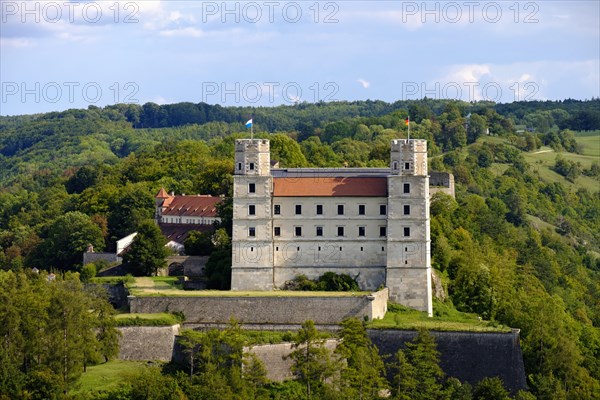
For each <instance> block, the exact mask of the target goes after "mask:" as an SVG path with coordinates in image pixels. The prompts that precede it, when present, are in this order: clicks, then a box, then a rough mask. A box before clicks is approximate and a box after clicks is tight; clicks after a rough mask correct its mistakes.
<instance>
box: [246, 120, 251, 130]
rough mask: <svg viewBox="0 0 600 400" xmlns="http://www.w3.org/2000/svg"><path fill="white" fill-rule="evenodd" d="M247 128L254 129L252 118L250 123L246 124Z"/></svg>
mask: <svg viewBox="0 0 600 400" xmlns="http://www.w3.org/2000/svg"><path fill="white" fill-rule="evenodd" d="M246 128H252V118H250V119H249V120H248V122H246Z"/></svg>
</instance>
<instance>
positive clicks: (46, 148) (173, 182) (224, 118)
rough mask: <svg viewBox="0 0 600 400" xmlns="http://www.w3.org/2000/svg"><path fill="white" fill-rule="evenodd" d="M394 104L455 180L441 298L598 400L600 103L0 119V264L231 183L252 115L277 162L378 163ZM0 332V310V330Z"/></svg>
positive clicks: (173, 110)
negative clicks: (166, 195) (163, 193)
mask: <svg viewBox="0 0 600 400" xmlns="http://www.w3.org/2000/svg"><path fill="white" fill-rule="evenodd" d="M408 116H410V121H411V122H410V135H411V137H412V138H423V139H427V140H428V147H429V149H428V151H429V160H430V170H436V171H448V172H451V173H453V174H454V176H455V180H456V199H453V198H451V197H449V196H444V195H437V196H436V197H435V198H434V199H433V200H432V203H431V214H432V215H431V216H432V218H431V237H432V264H433V267H434V268H435V269H436V270H437V271H438V272H439V274H440V275H441V276H442V278H443V281H444V282H445V285H446V289H447V291H448V293H449V297H448V299H447V300H446V303H447V305H448V306H449V307H452V308H456V309H457V310H459V311H465V312H473V313H477V314H478V315H480V316H481V317H482V318H484V319H488V320H495V321H498V322H499V323H502V324H505V325H509V326H511V327H514V328H519V329H520V330H521V340H522V342H521V344H522V348H523V354H524V361H525V367H526V371H527V374H528V384H529V386H530V388H531V390H532V393H533V394H534V395H535V396H536V397H537V398H539V399H595V398H600V361H599V360H600V328H599V327H600V190H599V189H600V164H599V160H598V158H599V157H598V154H599V153H598V152H599V151H600V144H599V142H600V100H599V99H593V100H589V101H578V100H564V101H546V102H516V103H510V104H494V103H488V102H475V103H465V102H459V101H446V100H431V99H423V100H419V101H416V100H415V101H399V102H396V103H391V104H390V103H385V102H381V101H357V102H335V103H317V104H306V103H301V104H297V105H294V106H280V107H273V108H249V107H221V106H218V105H215V106H213V105H207V104H203V103H200V104H193V103H179V104H171V105H157V104H153V103H148V104H145V105H143V106H139V105H133V104H117V105H112V106H107V107H104V108H98V107H94V106H90V107H89V108H88V109H86V110H68V111H64V112H53V113H46V114H39V115H23V116H11V117H0V268H1V269H3V270H6V271H12V272H13V273H15V274H19V273H21V272H22V271H24V270H30V269H31V268H33V267H36V268H38V269H40V270H48V271H54V272H55V273H61V272H62V271H73V272H80V273H81V272H83V271H84V269H83V267H84V266H83V265H81V253H82V252H83V251H85V249H86V248H87V245H88V244H89V243H91V244H93V245H94V248H95V249H98V250H101V249H112V248H114V246H115V241H116V240H117V239H118V238H121V237H123V236H125V235H127V234H129V233H131V232H134V231H137V230H140V229H148V230H151V228H148V226H149V224H148V221H149V220H151V219H152V218H153V216H154V195H155V194H156V193H157V192H158V190H159V189H160V188H161V187H164V188H165V189H167V190H168V191H174V192H176V193H178V194H180V193H187V194H190V193H201V194H212V195H224V196H230V195H231V184H232V177H231V173H232V171H233V153H234V140H235V139H236V138H241V137H248V135H249V134H248V132H247V130H246V129H245V128H244V126H243V123H244V122H245V121H246V120H247V119H249V118H251V117H252V118H253V120H254V124H255V128H254V129H255V137H264V138H269V139H270V141H271V154H272V159H275V160H278V161H279V162H280V165H281V166H282V167H306V166H314V167H344V166H348V167H385V166H387V165H388V163H389V152H390V140H391V139H395V138H405V137H406V136H407V127H406V125H405V122H404V120H405V119H406V118H407V117H408ZM221 212H222V215H223V216H224V217H227V212H228V211H227V209H226V208H225V209H223V210H221ZM225 219H227V218H225ZM221 233H222V231H221ZM224 242H226V240H225V241H224ZM220 250H221V251H225V252H226V250H222V249H220ZM215 268H216V269H217V270H219V273H220V274H221V275H222V274H223V273H225V274H226V271H227V270H226V268H227V266H226V265H216V266H215ZM7 279H8V278H7ZM6 307H8V305H7V303H6V302H2V303H1V304H0V315H2V317H3V318H8V317H7V316H9V315H10V314H9V313H8V311H7V309H6ZM9 329H12V328H11V325H10V324H8V323H2V324H0V337H4V338H6V337H7V335H9V333H10V332H12V331H9ZM15 362H16V364H15V368H17V369H18V368H23V366H22V365H19V363H18V360H17V361H15ZM7 371H10V370H7V369H6V368H0V382H3V379H5V378H7V375H6V374H7V373H8V372H7ZM3 374H4V375H3Z"/></svg>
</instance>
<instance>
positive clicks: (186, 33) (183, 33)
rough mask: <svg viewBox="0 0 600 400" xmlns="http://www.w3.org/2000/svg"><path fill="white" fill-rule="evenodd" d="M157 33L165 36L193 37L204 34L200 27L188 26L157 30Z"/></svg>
mask: <svg viewBox="0 0 600 400" xmlns="http://www.w3.org/2000/svg"><path fill="white" fill-rule="evenodd" d="M159 35H161V36H166V37H193V38H200V37H204V36H206V33H205V32H204V31H202V30H201V29H198V28H194V27H192V26H189V27H187V28H179V29H165V30H162V31H160V32H159Z"/></svg>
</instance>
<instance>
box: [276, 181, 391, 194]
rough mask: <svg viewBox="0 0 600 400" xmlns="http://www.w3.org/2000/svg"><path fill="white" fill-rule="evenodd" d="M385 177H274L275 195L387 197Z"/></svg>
mask: <svg viewBox="0 0 600 400" xmlns="http://www.w3.org/2000/svg"><path fill="white" fill-rule="evenodd" d="M387 195H388V193H387V179H386V178H355V177H347V178H325V177H312V178H274V179H273V196H276V197H295V196H299V197H331V196H334V197H336V196H340V197H387Z"/></svg>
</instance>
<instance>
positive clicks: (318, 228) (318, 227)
mask: <svg viewBox="0 0 600 400" xmlns="http://www.w3.org/2000/svg"><path fill="white" fill-rule="evenodd" d="M317 236H323V227H322V226H317Z"/></svg>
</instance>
